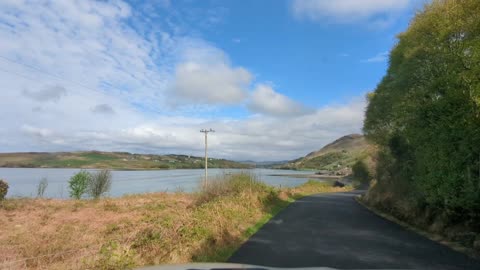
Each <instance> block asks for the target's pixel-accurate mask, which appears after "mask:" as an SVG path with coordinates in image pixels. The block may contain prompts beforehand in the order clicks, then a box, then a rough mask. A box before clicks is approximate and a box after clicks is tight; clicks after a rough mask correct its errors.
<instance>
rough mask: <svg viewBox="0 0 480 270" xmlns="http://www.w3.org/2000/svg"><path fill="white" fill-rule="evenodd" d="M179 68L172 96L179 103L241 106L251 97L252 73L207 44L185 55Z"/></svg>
mask: <svg viewBox="0 0 480 270" xmlns="http://www.w3.org/2000/svg"><path fill="white" fill-rule="evenodd" d="M182 58H183V59H182V62H180V63H179V64H178V65H177V66H176V68H175V76H174V79H173V82H172V86H171V89H170V91H171V94H172V96H173V97H175V98H176V100H177V99H178V98H179V99H180V101H187V102H190V103H195V104H198V103H201V104H202V103H203V104H238V103H241V102H242V101H243V100H244V99H245V98H246V96H247V91H248V87H249V86H250V83H251V82H252V79H253V77H252V75H251V74H250V72H249V71H248V70H246V69H244V68H242V67H233V66H232V65H231V64H230V61H229V59H228V57H227V56H226V55H225V53H224V52H222V51H220V50H219V49H216V48H214V47H212V46H208V45H203V46H201V47H200V48H199V47H193V48H188V49H186V50H185V51H184V52H183V57H182Z"/></svg>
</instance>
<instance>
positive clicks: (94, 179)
mask: <svg viewBox="0 0 480 270" xmlns="http://www.w3.org/2000/svg"><path fill="white" fill-rule="evenodd" d="M111 186H112V173H111V172H110V170H100V171H98V172H95V173H93V174H92V175H91V177H90V181H89V182H88V194H89V195H90V196H92V198H94V199H98V198H100V197H101V196H102V195H103V194H105V193H107V192H108V191H110V187H111Z"/></svg>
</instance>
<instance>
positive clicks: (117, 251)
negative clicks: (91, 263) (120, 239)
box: [94, 241, 135, 270]
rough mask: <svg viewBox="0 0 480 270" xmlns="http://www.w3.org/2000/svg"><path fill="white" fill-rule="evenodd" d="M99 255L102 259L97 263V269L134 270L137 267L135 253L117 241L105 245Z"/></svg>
mask: <svg viewBox="0 0 480 270" xmlns="http://www.w3.org/2000/svg"><path fill="white" fill-rule="evenodd" d="M99 255H100V258H99V259H98V260H97V261H96V262H95V267H94V268H95V269H102V270H117V269H132V268H133V267H134V266H135V261H134V256H135V252H134V251H133V250H131V249H130V248H128V247H124V246H122V245H120V244H119V243H117V242H116V241H110V242H108V243H106V244H104V245H103V246H102V248H101V249H100V254H99Z"/></svg>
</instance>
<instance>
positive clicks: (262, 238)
mask: <svg viewBox="0 0 480 270" xmlns="http://www.w3.org/2000/svg"><path fill="white" fill-rule="evenodd" d="M355 194H356V193H355V192H352V193H334V194H319V195H314V196H309V197H305V198H303V199H300V200H298V201H296V202H295V203H293V204H291V205H290V206H289V207H287V208H286V209H285V210H284V211H282V212H281V213H279V214H278V215H277V216H276V217H275V218H273V219H272V220H270V222H268V223H267V224H265V226H264V227H263V228H261V229H260V231H258V232H257V233H256V234H255V235H253V236H252V237H251V238H250V239H249V240H248V241H247V242H246V243H245V244H244V245H243V246H242V247H241V248H240V249H239V250H238V251H237V252H236V253H235V254H234V255H233V256H232V257H231V258H230V259H229V262H233V263H244V264H253V265H262V266H270V267H320V266H322V267H332V268H339V269H382V268H383V269H480V262H479V261H476V260H473V259H471V258H469V257H467V256H466V255H463V254H461V253H458V252H455V251H453V250H451V249H449V248H448V247H445V246H443V245H440V244H438V243H435V242H433V241H430V240H429V239H427V238H425V237H422V236H420V235H417V234H416V233H413V232H411V231H408V230H405V229H404V228H402V227H401V226H399V225H397V224H395V223H392V222H390V221H388V220H385V219H383V218H381V217H379V216H377V215H375V214H373V213H372V212H370V211H369V210H368V209H366V208H364V207H363V206H361V205H360V204H358V203H357V202H356V201H355V200H354V196H355Z"/></svg>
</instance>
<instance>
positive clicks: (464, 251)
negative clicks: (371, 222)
mask: <svg viewBox="0 0 480 270" xmlns="http://www.w3.org/2000/svg"><path fill="white" fill-rule="evenodd" d="M354 200H355V201H356V202H357V203H358V204H360V205H361V206H363V207H364V208H366V209H367V210H369V211H370V212H372V213H374V214H375V215H377V216H379V217H381V218H384V219H386V220H388V221H391V222H393V223H395V224H397V225H400V226H401V227H403V228H404V229H407V230H409V231H411V232H414V233H416V234H419V235H421V236H423V237H426V238H428V239H430V240H432V241H434V242H436V243H439V244H441V245H443V246H446V247H448V248H450V249H452V250H454V251H456V252H460V253H462V254H465V255H467V256H468V257H470V258H473V259H475V260H480V253H479V252H477V251H475V250H474V249H472V248H468V247H465V246H463V245H461V244H459V243H457V242H453V241H450V240H448V239H446V238H445V237H444V236H441V235H439V234H433V233H430V232H427V231H425V230H421V229H419V228H417V227H414V226H412V225H410V224H408V223H407V222H404V221H402V220H400V219H398V218H396V217H394V216H392V215H390V214H387V213H385V212H383V211H380V210H379V209H376V208H374V207H372V206H369V205H367V204H366V203H364V202H363V201H362V197H361V195H356V196H354Z"/></svg>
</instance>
